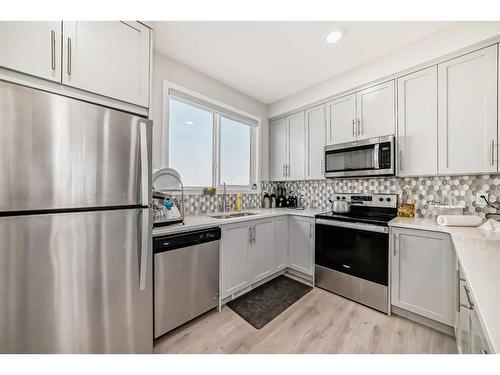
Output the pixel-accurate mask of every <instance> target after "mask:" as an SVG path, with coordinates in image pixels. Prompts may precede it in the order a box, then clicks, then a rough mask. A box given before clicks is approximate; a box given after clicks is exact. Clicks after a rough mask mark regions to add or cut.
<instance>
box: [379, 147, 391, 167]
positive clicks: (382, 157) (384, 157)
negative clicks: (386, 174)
mask: <svg viewBox="0 0 500 375" xmlns="http://www.w3.org/2000/svg"><path fill="white" fill-rule="evenodd" d="M379 168H380V169H388V168H391V143H390V142H384V143H381V144H380V148H379Z"/></svg>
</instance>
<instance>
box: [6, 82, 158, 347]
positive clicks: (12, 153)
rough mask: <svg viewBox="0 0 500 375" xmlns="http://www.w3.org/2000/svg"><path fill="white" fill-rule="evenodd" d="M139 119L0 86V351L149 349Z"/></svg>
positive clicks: (145, 136) (144, 149) (144, 170)
mask: <svg viewBox="0 0 500 375" xmlns="http://www.w3.org/2000/svg"><path fill="white" fill-rule="evenodd" d="M151 131H152V123H151V122H150V121H149V120H147V119H144V118H141V117H137V116H133V115H130V114H127V113H124V112H120V111H117V110H112V109H109V108H105V107H101V106H97V105H94V104H89V103H86V102H83V101H78V100H74V99H70V98H66V97H64V96H60V95H55V94H50V93H46V92H43V91H38V90H34V89H30V88H26V87H23V86H18V85H14V84H10V83H6V82H1V81H0V352H1V353H130V352H132V353H151V352H152V346H153V322H152V319H153V313H152V253H151V230H152V225H151V222H152V221H151V220H152V217H151V210H150V201H151V189H150V185H151V136H152V135H151V134H152V133H151Z"/></svg>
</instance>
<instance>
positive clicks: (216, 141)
mask: <svg viewBox="0 0 500 375" xmlns="http://www.w3.org/2000/svg"><path fill="white" fill-rule="evenodd" d="M171 89H172V90H175V91H178V92H180V93H182V94H184V95H186V96H190V97H192V98H193V99H198V100H201V101H204V102H206V103H209V104H212V105H213V106H214V107H218V108H221V109H223V110H224V109H225V110H227V112H228V113H227V114H226V116H225V115H224V113H222V114H220V113H219V112H216V111H214V110H213V109H211V108H210V107H209V106H207V107H202V106H199V105H197V104H196V103H193V104H190V103H189V102H188V101H186V103H187V104H189V105H193V106H194V107H199V108H202V109H204V110H208V111H210V112H212V113H213V115H214V124H213V131H214V136H213V148H212V150H213V151H212V153H213V165H212V185H213V186H212V187H215V188H217V193H218V194H219V193H221V192H222V182H221V181H220V152H221V149H220V136H221V133H220V118H221V117H226V118H228V119H231V120H236V121H239V120H238V119H237V118H233V117H231V115H230V114H231V113H235V114H238V115H241V116H242V117H246V118H249V119H252V120H254V121H255V122H256V125H250V124H249V125H248V126H249V127H250V129H251V133H250V185H226V190H227V192H228V193H236V192H241V193H245V194H252V193H255V194H260V168H259V166H260V157H259V156H260V152H259V150H260V139H261V135H260V131H261V118H260V117H257V116H254V115H252V114H250V113H247V112H244V111H241V110H240V109H238V108H235V107H232V106H230V105H227V104H225V103H222V102H220V101H218V100H215V99H212V98H210V97H207V96H205V95H202V94H200V93H198V92H196V91H193V90H190V89H186V88H185V87H182V86H179V85H177V84H175V83H173V82H170V81H167V80H164V81H163V100H162V107H163V109H162V126H161V136H162V142H161V149H162V150H161V166H162V168H167V167H168V166H169V152H168V148H169V144H170V140H169V135H170V131H169V120H170V97H171V96H170V90H171ZM173 99H176V98H175V96H174V97H173ZM242 123H245V122H242ZM181 178H182V176H181ZM253 184H255V185H257V189H255V190H254V189H252V185H253ZM203 188H204V187H199V186H198V187H194V186H187V187H185V188H184V190H185V193H186V194H201V193H202V192H203Z"/></svg>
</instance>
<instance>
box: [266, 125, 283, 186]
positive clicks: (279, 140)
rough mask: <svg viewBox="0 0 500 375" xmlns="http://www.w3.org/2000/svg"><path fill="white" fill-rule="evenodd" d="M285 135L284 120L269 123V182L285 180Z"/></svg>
mask: <svg viewBox="0 0 500 375" xmlns="http://www.w3.org/2000/svg"><path fill="white" fill-rule="evenodd" d="M286 134H287V123H286V118H280V119H278V120H274V121H270V122H269V179H270V180H271V181H283V180H284V179H285V164H286V163H287V158H286Z"/></svg>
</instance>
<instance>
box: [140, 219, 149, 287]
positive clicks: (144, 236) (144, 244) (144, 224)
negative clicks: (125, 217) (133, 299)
mask: <svg viewBox="0 0 500 375" xmlns="http://www.w3.org/2000/svg"><path fill="white" fill-rule="evenodd" d="M141 228H142V230H141V255H140V260H139V261H140V265H139V291H140V292H142V291H143V290H144V289H146V278H147V273H148V252H149V238H150V236H149V234H150V233H149V210H148V209H144V210H142V220H141Z"/></svg>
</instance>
